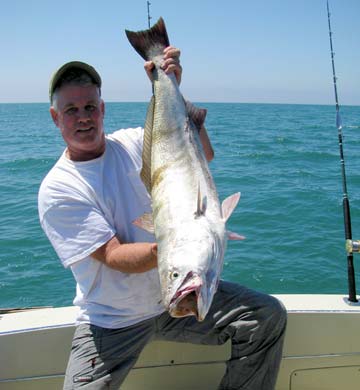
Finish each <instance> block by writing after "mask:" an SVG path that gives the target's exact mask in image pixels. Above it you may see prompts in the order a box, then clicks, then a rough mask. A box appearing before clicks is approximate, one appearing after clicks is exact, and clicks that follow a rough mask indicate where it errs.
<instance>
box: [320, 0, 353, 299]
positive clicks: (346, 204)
mask: <svg viewBox="0 0 360 390" xmlns="http://www.w3.org/2000/svg"><path fill="white" fill-rule="evenodd" d="M326 6H327V15H328V25H329V39H330V51H331V64H332V74H333V84H334V93H335V107H336V127H337V129H338V138H339V149H340V165H341V178H342V189H343V213H344V227H345V240H346V250H347V266H348V287H349V301H350V302H357V301H358V300H357V299H356V286H355V271H354V259H353V252H358V251H359V246H358V242H357V241H353V240H352V232H351V218H350V202H349V197H348V192H347V185H346V172H345V159H344V151H343V137H342V121H341V116H340V106H339V98H338V93H337V83H336V80H337V78H336V73H335V60H334V54H335V53H334V50H333V42H332V31H331V23H330V9H329V1H328V0H327V1H326Z"/></svg>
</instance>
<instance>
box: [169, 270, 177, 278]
mask: <svg viewBox="0 0 360 390" xmlns="http://www.w3.org/2000/svg"><path fill="white" fill-rule="evenodd" d="M178 277H179V272H177V271H174V272H171V274H170V278H171V279H176V278H178Z"/></svg>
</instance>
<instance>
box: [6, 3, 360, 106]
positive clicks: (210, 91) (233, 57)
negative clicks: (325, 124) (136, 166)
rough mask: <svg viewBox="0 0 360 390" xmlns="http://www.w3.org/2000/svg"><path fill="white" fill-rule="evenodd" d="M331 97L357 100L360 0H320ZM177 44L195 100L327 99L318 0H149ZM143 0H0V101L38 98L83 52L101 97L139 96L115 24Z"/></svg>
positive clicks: (141, 81)
mask: <svg viewBox="0 0 360 390" xmlns="http://www.w3.org/2000/svg"><path fill="white" fill-rule="evenodd" d="M330 7H331V11H332V15H331V17H332V29H333V32H334V35H333V40H334V50H335V52H336V56H335V61H336V71H337V76H338V88H339V98H340V104H342V105H345V104H350V105H360V50H359V48H360V23H359V15H360V1H359V0H330ZM150 9H151V15H152V17H153V21H156V20H157V18H158V17H159V16H162V17H163V18H164V20H165V22H166V25H167V30H168V34H169V38H170V41H171V43H172V44H173V45H174V46H177V47H179V48H180V49H181V51H182V55H181V62H182V65H183V69H184V71H183V81H182V84H181V89H182V92H183V94H184V95H185V96H186V97H187V98H189V99H190V100H192V101H195V102H196V101H202V102H209V101H213V102H255V103H257V102H266V103H271V102H275V103H310V104H333V101H334V93H333V87H332V84H331V82H332V75H331V63H330V52H329V38H328V31H327V15H326V1H325V0H298V1H295V0H251V1H250V0H223V1H215V0H214V1H212V0H207V1H205V0H182V1H172V0H166V1H165V0H152V1H151V6H150ZM146 27H147V7H146V0H132V1H124V0H103V1H101V2H100V1H98V0H97V1H95V0H76V1H74V0H62V1H58V2H55V1H48V0H32V1H29V0H12V1H2V2H1V13H0V48H1V56H0V61H1V72H0V103H2V102H46V101H47V89H48V81H49V78H50V76H51V74H52V72H53V71H54V70H55V69H56V68H57V67H58V66H60V65H62V64H63V63H64V62H67V61H70V60H75V59H77V60H82V61H86V62H88V63H90V64H92V65H93V66H95V67H96V68H97V70H98V71H99V72H100V74H101V75H102V78H103V97H104V99H105V101H147V100H148V99H149V96H150V92H151V88H150V84H149V81H148V79H147V78H146V76H145V73H144V70H143V60H142V59H141V58H140V57H139V56H138V54H137V53H136V52H135V51H134V50H133V48H132V47H131V46H130V44H129V43H128V41H127V39H126V36H125V34H124V29H125V28H127V29H130V30H139V29H144V28H146Z"/></svg>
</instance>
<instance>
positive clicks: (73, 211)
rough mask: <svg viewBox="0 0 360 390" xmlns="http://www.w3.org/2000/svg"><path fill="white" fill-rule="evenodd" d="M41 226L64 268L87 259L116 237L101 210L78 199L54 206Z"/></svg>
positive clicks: (48, 211) (44, 217) (43, 219)
mask: <svg viewBox="0 0 360 390" xmlns="http://www.w3.org/2000/svg"><path fill="white" fill-rule="evenodd" d="M41 225H42V227H43V229H44V231H45V233H46V235H47V236H48V238H49V240H50V242H51V244H52V245H53V247H54V249H55V251H56V253H57V254H58V256H59V258H60V260H61V261H62V263H63V265H64V267H69V266H70V265H72V264H73V263H75V262H77V261H80V260H82V259H84V258H86V257H88V256H89V255H91V253H93V252H94V251H95V250H96V249H98V248H99V247H100V246H102V245H103V244H105V243H106V242H107V241H109V240H110V239H111V238H112V237H113V236H114V235H115V230H114V228H113V227H112V226H111V225H110V224H109V223H108V222H107V221H106V219H105V217H104V215H103V214H102V213H101V211H100V210H98V209H97V208H96V207H95V206H93V205H91V204H88V203H86V202H81V201H78V200H67V201H66V202H60V203H57V204H55V205H52V206H51V207H50V208H49V209H48V210H46V212H45V213H44V215H43V218H42V220H41Z"/></svg>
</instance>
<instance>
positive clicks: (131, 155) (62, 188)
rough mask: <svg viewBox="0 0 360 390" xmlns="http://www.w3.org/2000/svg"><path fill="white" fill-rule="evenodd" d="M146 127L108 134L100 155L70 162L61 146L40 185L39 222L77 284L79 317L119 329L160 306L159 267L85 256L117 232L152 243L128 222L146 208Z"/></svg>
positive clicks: (127, 238)
mask: <svg viewBox="0 0 360 390" xmlns="http://www.w3.org/2000/svg"><path fill="white" fill-rule="evenodd" d="M142 137H143V130H142V129H141V128H136V129H126V130H119V131H116V132H115V133H113V134H111V135H107V136H106V149H105V153H104V154H103V155H102V156H101V157H98V158H96V159H94V160H90V161H83V162H75V161H71V160H69V159H68V158H67V157H66V156H65V152H64V153H63V155H62V156H61V157H60V159H59V160H58V161H57V163H56V164H55V165H54V167H53V168H52V169H51V170H50V172H49V173H48V175H47V176H46V177H45V179H44V180H43V182H42V184H41V186H40V190H39V217H40V223H41V226H42V228H43V229H44V231H45V233H46V235H47V236H48V238H49V240H50V242H51V243H52V245H53V247H54V248H55V251H56V252H57V254H58V256H59V258H60V259H61V261H62V263H63V265H64V266H65V267H70V268H71V270H72V272H73V274H74V277H75V280H76V282H77V287H76V297H75V299H74V304H75V305H77V306H79V307H80V311H79V314H78V318H77V322H78V323H91V324H94V325H97V326H101V327H104V328H121V327H125V326H129V325H132V324H134V323H136V322H139V321H142V320H145V319H148V318H151V317H153V316H155V315H157V314H160V313H161V312H163V311H164V307H163V305H162V303H161V293H160V284H159V276H158V271H157V269H153V270H151V271H148V272H144V273H136V274H128V273H122V272H120V271H116V270H114V269H111V268H109V267H107V266H106V265H105V264H103V263H102V262H100V261H98V260H95V259H93V258H91V257H90V254H91V253H93V252H94V251H95V250H96V249H97V248H99V247H100V246H102V245H103V244H105V243H106V242H107V241H108V240H110V238H112V237H113V236H114V235H115V234H118V235H119V237H120V239H121V240H122V241H123V242H127V243H131V242H154V241H155V238H154V236H153V235H151V234H149V233H147V232H145V231H144V230H142V229H140V228H138V227H136V226H134V225H133V224H132V222H133V221H134V220H135V219H136V218H138V217H139V216H141V215H142V214H143V213H144V212H149V211H151V205H150V197H149V195H148V193H147V191H146V189H145V186H144V185H143V183H142V181H141V179H140V176H139V172H140V169H141V165H142V162H141V152H142Z"/></svg>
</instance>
